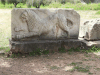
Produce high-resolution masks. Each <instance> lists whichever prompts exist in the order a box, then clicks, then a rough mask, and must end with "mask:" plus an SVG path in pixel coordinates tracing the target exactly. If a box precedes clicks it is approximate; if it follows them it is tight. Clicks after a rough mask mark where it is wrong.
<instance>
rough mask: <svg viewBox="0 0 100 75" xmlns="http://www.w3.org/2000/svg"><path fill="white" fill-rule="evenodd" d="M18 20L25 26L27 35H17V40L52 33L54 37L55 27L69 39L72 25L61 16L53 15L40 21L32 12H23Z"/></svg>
mask: <svg viewBox="0 0 100 75" xmlns="http://www.w3.org/2000/svg"><path fill="white" fill-rule="evenodd" d="M20 19H21V20H22V22H23V23H26V24H27V30H26V31H27V33H25V34H24V35H17V36H18V37H17V38H19V39H21V38H24V37H31V36H35V35H38V36H41V35H44V34H45V35H50V34H51V32H52V31H53V33H54V35H56V34H57V27H58V28H60V29H61V30H62V31H64V32H66V35H67V37H68V38H69V36H70V35H69V27H70V26H71V25H73V23H72V21H70V20H69V19H67V18H66V17H65V16H64V15H62V14H56V13H54V14H52V15H50V16H48V17H47V18H44V19H42V18H40V17H39V16H38V15H37V13H35V12H34V11H32V10H25V11H24V12H23V13H22V14H21V16H20ZM23 31H24V30H23Z"/></svg>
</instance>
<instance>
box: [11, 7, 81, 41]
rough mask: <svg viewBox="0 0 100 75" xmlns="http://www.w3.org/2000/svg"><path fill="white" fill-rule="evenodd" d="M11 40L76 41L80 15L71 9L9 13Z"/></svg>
mask: <svg viewBox="0 0 100 75" xmlns="http://www.w3.org/2000/svg"><path fill="white" fill-rule="evenodd" d="M11 15H12V17H11V28H12V29H11V32H12V37H11V38H12V40H35V39H38V40H41V39H74V38H75V39H77V38H78V34H79V26H80V15H79V14H78V13H77V12H76V11H74V10H72V9H22V8H21V9H19V8H15V9H13V10H12V12H11Z"/></svg>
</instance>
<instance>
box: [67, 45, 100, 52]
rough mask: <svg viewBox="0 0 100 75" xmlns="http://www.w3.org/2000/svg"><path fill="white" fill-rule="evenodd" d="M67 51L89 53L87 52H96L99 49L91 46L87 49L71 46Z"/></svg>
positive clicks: (99, 49)
mask: <svg viewBox="0 0 100 75" xmlns="http://www.w3.org/2000/svg"><path fill="white" fill-rule="evenodd" d="M67 51H68V52H86V53H89V52H98V51H100V48H97V47H95V46H93V47H92V48H90V49H88V50H85V49H83V50H80V48H71V49H69V50H67Z"/></svg>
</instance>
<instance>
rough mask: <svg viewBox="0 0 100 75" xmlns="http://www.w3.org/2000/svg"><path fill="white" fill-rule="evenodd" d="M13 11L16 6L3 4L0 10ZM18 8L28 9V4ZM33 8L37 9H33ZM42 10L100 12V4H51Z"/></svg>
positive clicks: (0, 5) (18, 5) (20, 4)
mask: <svg viewBox="0 0 100 75" xmlns="http://www.w3.org/2000/svg"><path fill="white" fill-rule="evenodd" d="M7 8H8V9H13V8H14V5H13V4H5V6H4V5H3V4H1V3H0V9H7ZM16 8H27V5H26V4H24V5H23V4H22V3H19V4H17V7H16ZM31 8H35V7H32V6H31ZM40 8H73V9H75V10H100V3H98V4H95V3H93V4H82V3H77V4H72V3H66V4H61V3H58V2H54V3H51V4H49V5H48V6H42V5H41V6H40Z"/></svg>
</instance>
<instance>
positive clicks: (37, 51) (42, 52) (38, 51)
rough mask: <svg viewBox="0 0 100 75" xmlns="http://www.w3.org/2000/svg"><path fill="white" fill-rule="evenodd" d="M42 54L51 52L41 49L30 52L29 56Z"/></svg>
mask: <svg viewBox="0 0 100 75" xmlns="http://www.w3.org/2000/svg"><path fill="white" fill-rule="evenodd" d="M41 54H45V55H46V54H49V50H41V49H37V50H33V52H30V53H29V55H30V56H34V55H41Z"/></svg>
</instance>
